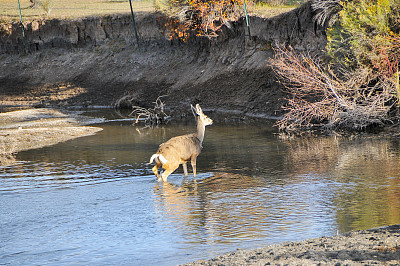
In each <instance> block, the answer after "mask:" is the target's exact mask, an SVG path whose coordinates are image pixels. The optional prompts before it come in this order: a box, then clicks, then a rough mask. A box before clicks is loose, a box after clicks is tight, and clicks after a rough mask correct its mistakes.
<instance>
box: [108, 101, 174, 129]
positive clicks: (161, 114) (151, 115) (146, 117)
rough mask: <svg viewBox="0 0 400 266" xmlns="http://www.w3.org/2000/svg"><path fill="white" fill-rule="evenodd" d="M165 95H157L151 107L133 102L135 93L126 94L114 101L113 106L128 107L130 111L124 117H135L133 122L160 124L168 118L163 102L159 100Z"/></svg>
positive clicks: (147, 124) (146, 124)
mask: <svg viewBox="0 0 400 266" xmlns="http://www.w3.org/2000/svg"><path fill="white" fill-rule="evenodd" d="M165 96H167V95H162V96H159V97H157V99H156V101H155V102H154V107H153V108H145V107H141V106H138V105H137V104H135V102H136V95H126V96H124V97H122V98H121V99H119V100H118V101H117V102H116V104H115V107H116V108H117V109H125V108H130V109H131V112H130V113H129V114H128V115H126V116H125V117H130V118H135V122H134V124H138V123H139V122H143V123H144V125H145V126H146V127H148V126H155V125H160V124H163V123H165V122H166V121H168V119H169V118H170V116H169V115H168V114H167V113H166V112H165V103H164V102H163V101H162V100H161V98H162V97H165Z"/></svg>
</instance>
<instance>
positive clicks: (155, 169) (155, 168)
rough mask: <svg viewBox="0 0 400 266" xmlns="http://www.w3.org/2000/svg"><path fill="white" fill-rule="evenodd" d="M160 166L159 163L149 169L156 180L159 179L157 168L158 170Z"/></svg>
mask: <svg viewBox="0 0 400 266" xmlns="http://www.w3.org/2000/svg"><path fill="white" fill-rule="evenodd" d="M161 166H162V165H161V163H156V165H155V166H154V167H153V168H152V169H151V170H152V171H153V173H154V174H155V175H156V177H157V180H160V179H161V176H160V175H159V174H158V168H160V167H161Z"/></svg>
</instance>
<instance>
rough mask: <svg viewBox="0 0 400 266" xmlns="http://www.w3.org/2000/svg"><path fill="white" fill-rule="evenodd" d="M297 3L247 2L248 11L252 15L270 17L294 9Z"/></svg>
mask: <svg viewBox="0 0 400 266" xmlns="http://www.w3.org/2000/svg"><path fill="white" fill-rule="evenodd" d="M296 7H298V5H279V6H273V5H267V4H261V3H260V4H251V3H250V4H249V7H248V13H249V15H252V16H259V17H264V18H270V17H275V16H278V15H280V14H282V13H286V12H289V11H290V10H292V9H295V8H296Z"/></svg>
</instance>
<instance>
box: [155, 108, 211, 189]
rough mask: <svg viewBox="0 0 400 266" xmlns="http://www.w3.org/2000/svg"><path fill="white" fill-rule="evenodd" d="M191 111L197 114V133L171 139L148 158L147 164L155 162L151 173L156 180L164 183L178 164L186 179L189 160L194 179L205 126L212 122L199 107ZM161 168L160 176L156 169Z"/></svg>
mask: <svg viewBox="0 0 400 266" xmlns="http://www.w3.org/2000/svg"><path fill="white" fill-rule="evenodd" d="M191 107H192V110H193V111H195V112H196V114H197V132H196V133H192V134H187V135H183V136H177V137H174V138H171V139H170V140H168V141H167V142H165V143H162V144H160V146H159V148H158V150H157V153H155V154H153V156H151V158H150V162H149V164H151V163H152V162H153V161H155V163H156V165H155V166H154V167H153V168H152V171H153V173H154V174H155V175H156V177H157V179H158V180H160V179H162V180H163V181H164V182H166V181H167V178H168V176H169V175H170V174H172V173H173V172H174V171H175V170H176V169H177V168H178V167H179V165H180V164H182V166H183V171H184V172H185V177H187V175H188V172H187V165H186V163H187V162H188V161H189V160H190V161H191V164H192V169H193V176H194V177H196V159H197V156H198V155H199V154H200V152H201V148H202V147H203V146H202V144H203V140H204V132H205V130H206V126H208V125H212V123H213V121H212V120H211V119H210V118H209V117H207V116H206V115H205V114H203V111H202V110H201V108H200V105H198V104H196V108H194V107H193V106H191ZM159 168H163V169H165V171H164V172H163V173H162V174H161V177H160V175H159V174H158V169H159Z"/></svg>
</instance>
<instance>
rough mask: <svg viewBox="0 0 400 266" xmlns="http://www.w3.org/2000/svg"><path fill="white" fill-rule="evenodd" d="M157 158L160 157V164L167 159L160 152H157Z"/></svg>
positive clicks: (164, 162)
mask: <svg viewBox="0 0 400 266" xmlns="http://www.w3.org/2000/svg"><path fill="white" fill-rule="evenodd" d="M158 159H160V161H161V163H162V164H166V163H167V159H165V157H164V156H163V155H162V154H159V156H158Z"/></svg>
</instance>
